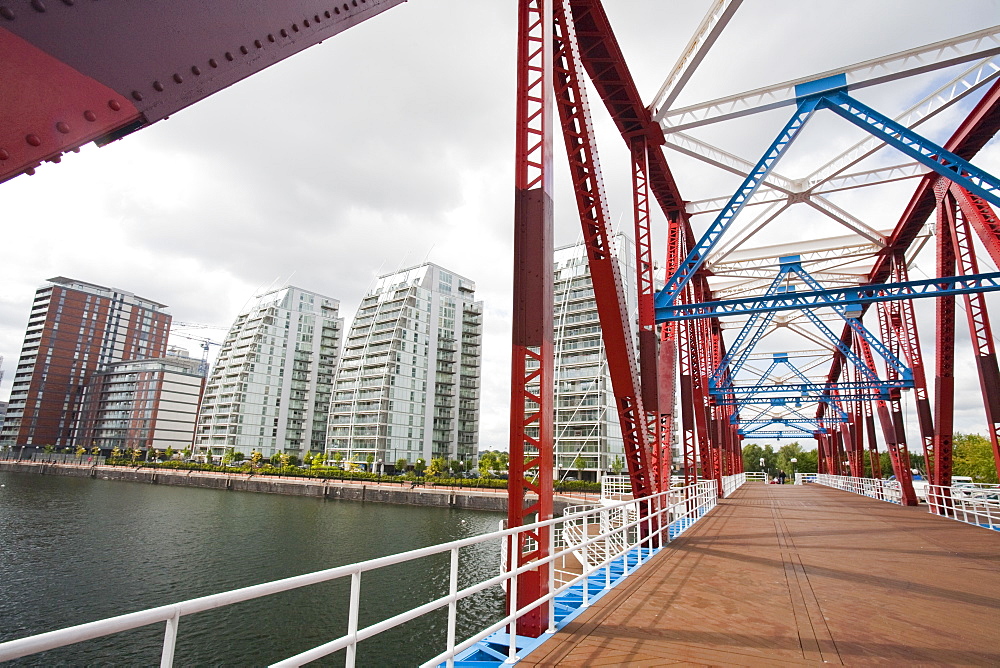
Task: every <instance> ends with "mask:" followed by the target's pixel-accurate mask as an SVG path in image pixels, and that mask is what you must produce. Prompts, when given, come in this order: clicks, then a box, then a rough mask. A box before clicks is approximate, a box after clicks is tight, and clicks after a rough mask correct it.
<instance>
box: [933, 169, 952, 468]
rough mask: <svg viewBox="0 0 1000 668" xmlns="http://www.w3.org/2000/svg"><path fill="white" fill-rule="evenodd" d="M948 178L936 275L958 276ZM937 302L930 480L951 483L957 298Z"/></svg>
mask: <svg viewBox="0 0 1000 668" xmlns="http://www.w3.org/2000/svg"><path fill="white" fill-rule="evenodd" d="M948 184H949V181H946V180H945V179H940V180H938V182H937V183H936V184H935V186H934V193H935V195H937V202H938V209H937V231H936V233H937V275H938V276H939V277H943V276H954V275H955V248H954V246H953V245H952V236H951V230H952V229H954V227H955V210H954V204H955V203H954V200H953V199H952V197H951V196H950V195H949V194H948ZM934 302H935V309H936V319H937V327H936V330H937V346H936V350H935V358H936V359H935V364H934V376H935V377H934V427H935V432H934V473H933V475H932V476H931V483H932V484H934V485H945V486H950V485H951V450H952V447H951V440H952V430H953V428H954V427H953V425H954V412H955V297H954V296H943V297H938V298H937V299H936V300H934Z"/></svg>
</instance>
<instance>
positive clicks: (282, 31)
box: [281, 28, 288, 37]
mask: <svg viewBox="0 0 1000 668" xmlns="http://www.w3.org/2000/svg"><path fill="white" fill-rule="evenodd" d="M281 36H282V37H288V31H287V30H285V29H284V28H282V29H281Z"/></svg>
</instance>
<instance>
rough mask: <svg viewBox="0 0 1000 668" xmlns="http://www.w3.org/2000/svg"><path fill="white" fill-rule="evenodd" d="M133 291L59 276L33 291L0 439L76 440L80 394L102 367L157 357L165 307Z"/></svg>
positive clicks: (166, 322) (166, 326)
mask: <svg viewBox="0 0 1000 668" xmlns="http://www.w3.org/2000/svg"><path fill="white" fill-rule="evenodd" d="M165 309H166V307H165V306H164V305H163V304H160V303H158V302H154V301H151V300H149V299H145V298H142V297H137V296H136V295H134V294H132V293H131V292H125V291H124V290H119V289H117V288H106V287H102V286H100V285H94V284H93V283H86V282H84V281H76V280H73V279H70V278H64V277H62V276H60V277H57V278H51V279H49V281H48V283H46V284H45V285H43V286H42V287H40V288H39V289H38V291H37V292H36V293H35V300H34V303H33V304H32V307H31V314H30V316H29V318H28V327H27V331H26V332H25V335H24V345H23V346H22V348H21V356H20V358H19V359H18V362H17V369H16V370H15V374H14V384H13V388H12V389H11V395H10V405H9V406H8V409H7V416H6V417H5V419H4V422H3V429H2V431H0V445H10V446H15V445H32V444H34V445H52V446H55V447H66V446H71V445H73V444H74V437H75V430H76V427H77V422H78V418H79V411H80V400H81V398H82V394H83V389H84V387H85V386H86V385H87V382H88V381H89V380H90V377H91V376H92V375H93V374H94V372H95V371H97V370H98V369H100V368H103V367H105V366H107V365H109V364H112V363H115V362H121V361H124V360H130V359H139V358H150V357H161V356H163V354H164V352H165V351H166V347H167V335H168V333H169V331H170V320H171V318H170V315H169V314H168V313H167V312H166V311H165Z"/></svg>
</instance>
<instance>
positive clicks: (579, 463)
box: [572, 455, 587, 480]
mask: <svg viewBox="0 0 1000 668" xmlns="http://www.w3.org/2000/svg"><path fill="white" fill-rule="evenodd" d="M572 467H573V468H575V469H576V472H577V474H579V477H580V479H581V480H582V479H583V469H585V468H587V460H586V459H584V458H583V457H581V456H580V455H577V456H576V458H575V459H573V464H572Z"/></svg>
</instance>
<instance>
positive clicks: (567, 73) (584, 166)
mask: <svg viewBox="0 0 1000 668" xmlns="http://www.w3.org/2000/svg"><path fill="white" fill-rule="evenodd" d="M554 20H555V33H554V35H553V39H554V40H555V45H556V46H555V51H554V54H553V55H554V60H553V67H554V76H553V83H554V86H555V101H556V106H557V108H558V110H559V118H560V121H561V123H562V130H563V139H564V140H565V143H566V152H567V154H568V157H569V168H570V174H571V178H572V180H573V189H574V191H575V193H576V203H577V209H578V210H579V213H580V224H581V226H582V228H583V243H584V245H585V246H586V248H587V260H588V262H589V265H590V277H591V281H592V282H593V286H594V299H595V301H596V302H597V312H598V315H599V316H600V320H601V335H602V337H603V339H604V351H605V354H606V356H607V360H608V372H609V375H610V376H611V385H612V388H613V390H614V395H615V403H616V404H617V408H618V421H619V424H620V426H621V430H622V442H623V447H624V450H625V461H626V463H627V464H628V470H629V477H630V478H631V479H632V493H633V495H635V496H636V497H637V498H638V497H644V496H649V495H650V494H651V493H652V492H653V483H652V472H651V470H650V466H649V448H648V446H647V442H646V423H645V412H644V410H643V407H642V400H641V397H640V389H639V371H638V368H637V366H636V361H635V351H634V348H633V343H632V334H631V327H630V325H629V317H628V309H627V307H626V302H625V294H624V292H623V288H622V282H621V276H620V274H619V268H618V261H617V259H616V258H615V253H614V249H613V248H612V241H611V235H610V228H611V226H610V225H609V224H608V217H607V211H608V208H607V202H606V201H605V194H604V184H603V181H602V177H601V170H600V161H599V160H598V157H597V146H596V144H595V141H594V131H593V124H592V122H591V119H590V108H589V106H588V104H587V93H586V89H585V88H584V85H583V65H582V63H581V62H580V53H579V47H578V44H577V41H576V32H575V29H574V25H573V18H572V16H571V15H570V14H569V3H568V0H558V1H557V2H556V5H555V7H554Z"/></svg>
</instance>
